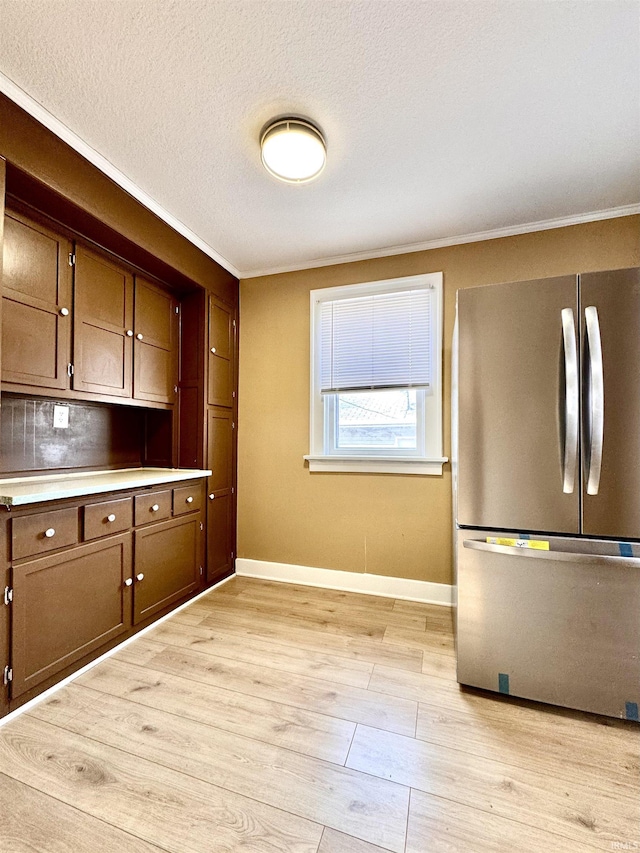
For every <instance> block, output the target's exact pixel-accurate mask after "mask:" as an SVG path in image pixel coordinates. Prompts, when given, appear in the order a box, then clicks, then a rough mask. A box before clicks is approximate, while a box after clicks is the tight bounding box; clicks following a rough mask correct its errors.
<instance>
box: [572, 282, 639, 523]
mask: <svg viewBox="0 0 640 853" xmlns="http://www.w3.org/2000/svg"><path fill="white" fill-rule="evenodd" d="M580 293H581V310H580V324H581V326H582V346H583V354H584V358H583V392H582V402H583V434H584V440H583V445H582V447H583V472H584V476H583V480H584V495H583V504H582V516H583V533H585V534H587V535H590V536H612V537H615V538H619V539H638V538H640V270H638V269H627V270H614V271H612V272H600V273H588V274H583V275H581V276H580Z"/></svg>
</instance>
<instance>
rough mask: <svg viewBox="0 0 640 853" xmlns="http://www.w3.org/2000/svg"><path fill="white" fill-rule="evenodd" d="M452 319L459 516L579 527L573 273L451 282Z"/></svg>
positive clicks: (514, 524) (531, 526)
mask: <svg viewBox="0 0 640 853" xmlns="http://www.w3.org/2000/svg"><path fill="white" fill-rule="evenodd" d="M458 323H459V330H458V334H459V350H458V358H459V362H458V364H459V388H458V406H459V411H460V420H459V426H458V442H459V444H458V453H459V466H458V472H459V473H458V518H457V520H458V523H459V524H461V525H465V526H473V527H488V528H502V529H513V530H523V531H524V530H545V531H549V532H556V533H578V532H579V524H580V479H579V472H578V471H577V467H578V466H577V464H576V451H577V435H578V433H577V422H576V415H577V411H578V409H577V407H578V381H577V370H578V357H577V356H578V352H577V331H575V330H577V328H578V326H579V319H578V286H577V279H576V277H575V276H565V277H562V278H552V279H543V280H541V281H526V282H517V283H513V284H499V285H493V286H491V287H474V288H469V289H466V290H460V291H459V292H458ZM573 326H575V330H572V327H573ZM638 491H639V494H640V489H639V490H638Z"/></svg>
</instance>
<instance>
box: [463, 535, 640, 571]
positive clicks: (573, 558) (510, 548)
mask: <svg viewBox="0 0 640 853" xmlns="http://www.w3.org/2000/svg"><path fill="white" fill-rule="evenodd" d="M462 544H463V547H465V548H470V549H471V550H473V551H490V552H491V553H493V554H503V555H504V556H509V557H514V556H515V557H529V558H530V559H533V560H554V561H558V562H561V563H582V564H583V565H590V566H606V565H610V566H611V565H616V566H622V565H625V566H629V567H633V568H640V557H616V556H614V555H613V554H589V553H586V554H582V553H580V552H577V551H540V550H538V549H537V548H523V547H518V546H517V545H494V544H493V543H491V542H483V541H482V540H481V539H465V540H464V541H463V543H462Z"/></svg>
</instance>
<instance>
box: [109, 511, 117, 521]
mask: <svg viewBox="0 0 640 853" xmlns="http://www.w3.org/2000/svg"><path fill="white" fill-rule="evenodd" d="M115 520H116V517H115V515H114V513H111V514H110V515H108V516H107V521H115Z"/></svg>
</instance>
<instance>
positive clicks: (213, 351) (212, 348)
mask: <svg viewBox="0 0 640 853" xmlns="http://www.w3.org/2000/svg"><path fill="white" fill-rule="evenodd" d="M211 352H212V353H213V354H214V355H215V354H216V348H215V347H211Z"/></svg>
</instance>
